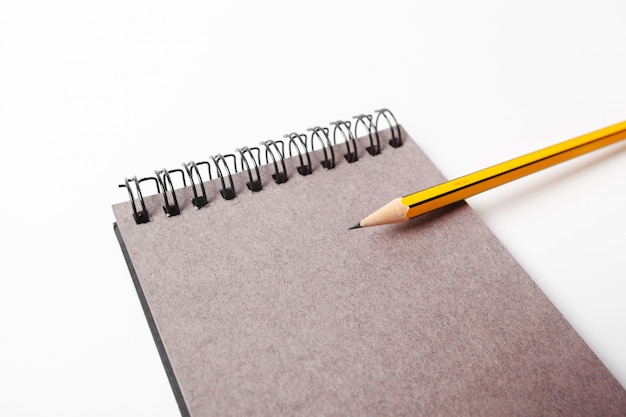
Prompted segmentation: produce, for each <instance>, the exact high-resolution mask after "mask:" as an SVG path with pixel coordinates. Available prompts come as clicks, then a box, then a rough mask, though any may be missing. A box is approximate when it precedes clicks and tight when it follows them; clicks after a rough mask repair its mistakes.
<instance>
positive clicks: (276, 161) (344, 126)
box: [119, 108, 402, 224]
mask: <svg viewBox="0 0 626 417" xmlns="http://www.w3.org/2000/svg"><path fill="white" fill-rule="evenodd" d="M375 113H376V115H375V117H374V116H372V115H369V114H360V115H358V116H354V117H353V118H354V119H355V121H354V123H352V122H350V121H343V120H337V121H335V122H331V123H330V125H331V126H333V132H332V142H331V139H330V129H329V128H328V127H320V126H315V127H312V128H309V129H307V132H310V133H309V136H307V134H305V133H296V132H292V133H289V134H286V135H284V138H285V141H282V140H265V141H263V142H261V145H262V148H261V147H250V148H249V147H245V146H244V147H241V148H238V149H236V150H235V153H234V154H226V155H221V154H217V155H212V156H210V157H209V160H207V161H200V162H194V161H189V162H187V163H183V164H182V167H183V168H184V169H171V170H167V169H165V168H164V169H161V170H157V171H154V177H145V178H142V179H139V180H138V179H137V177H131V178H125V179H124V184H120V185H119V187H123V188H126V189H127V191H128V196H129V199H130V203H131V207H132V210H133V219H134V220H135V222H136V223H137V224H143V223H148V222H149V221H150V216H149V213H148V210H147V209H146V204H145V201H144V197H143V192H142V189H141V184H142V183H145V182H148V181H154V183H155V185H156V191H157V194H161V196H162V198H163V211H164V212H165V215H166V216H167V217H172V216H177V215H179V214H180V212H181V206H180V204H179V200H178V196H177V195H176V189H175V187H174V184H173V182H172V174H174V173H176V174H180V176H181V178H182V183H183V187H186V186H187V181H186V179H185V177H187V178H188V179H189V182H190V186H191V190H192V192H193V198H192V199H191V203H192V204H193V206H194V207H195V208H196V209H197V210H199V209H202V208H203V207H206V206H208V205H209V202H210V198H209V196H208V195H207V191H206V188H205V185H204V183H205V180H204V179H206V177H204V179H203V176H202V175H201V171H202V170H203V169H204V168H203V167H204V166H205V165H206V172H207V174H208V178H209V179H208V180H209V181H212V180H213V178H214V177H213V172H212V169H211V165H213V167H214V168H215V172H216V176H217V178H219V181H220V184H221V189H220V190H219V193H220V195H221V197H222V198H223V199H225V200H232V199H234V198H236V197H237V192H236V190H235V185H234V181H233V177H232V174H233V171H234V172H235V173H237V172H238V168H237V167H238V164H237V162H238V161H237V159H239V165H240V167H241V171H245V172H246V173H247V175H248V181H247V182H246V186H247V188H248V189H249V190H250V191H251V192H259V191H261V190H262V189H263V179H262V178H261V171H260V166H261V151H262V149H263V148H264V149H265V164H267V165H269V164H270V163H271V166H273V168H274V173H273V174H271V176H272V179H273V180H274V182H276V183H277V184H283V183H286V182H287V181H288V180H289V173H288V172H287V165H286V163H285V159H286V155H285V148H288V150H289V157H290V158H291V157H293V156H294V154H297V157H298V161H299V165H298V167H296V170H297V171H298V173H299V174H300V175H302V176H306V175H311V174H312V173H313V171H314V169H313V163H312V157H311V153H313V152H315V150H316V149H315V146H316V143H315V142H317V146H318V149H320V148H319V146H321V149H320V150H321V154H322V155H323V159H322V160H320V161H319V165H321V166H322V167H323V168H324V169H326V170H330V169H333V168H335V166H336V164H337V161H336V159H335V151H334V146H336V145H337V144H338V142H337V138H338V137H339V136H341V137H342V138H343V142H344V143H345V146H346V153H345V154H344V155H343V156H344V158H345V159H346V161H348V163H354V162H357V161H358V160H359V157H358V154H357V143H356V138H358V137H359V134H358V130H359V125H363V127H364V128H365V129H366V130H367V136H368V138H369V146H367V147H366V148H365V149H366V150H367V152H368V153H369V154H370V155H371V156H376V155H378V154H380V153H381V149H382V148H381V141H380V135H379V132H380V131H381V128H382V126H381V124H382V121H383V119H384V121H385V122H386V124H387V125H388V128H389V130H390V131H391V139H390V140H389V142H388V143H389V146H391V147H393V148H397V147H400V146H402V132H401V130H400V126H399V125H398V122H397V120H396V118H395V117H394V115H393V113H391V111H389V110H388V109H385V108H383V109H380V110H376V111H375ZM287 141H288V142H287ZM339 143H340V142H339ZM228 160H230V161H232V163H231V164H229V163H228ZM231 168H232V169H231ZM133 189H134V190H135V192H133ZM137 201H138V203H139V205H138V204H137ZM138 207H139V208H138Z"/></svg>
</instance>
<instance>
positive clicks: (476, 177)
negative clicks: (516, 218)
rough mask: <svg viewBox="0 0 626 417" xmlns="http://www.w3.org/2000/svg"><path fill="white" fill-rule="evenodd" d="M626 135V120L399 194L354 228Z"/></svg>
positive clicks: (423, 208) (409, 213) (437, 203)
mask: <svg viewBox="0 0 626 417" xmlns="http://www.w3.org/2000/svg"><path fill="white" fill-rule="evenodd" d="M625 138H626V121H624V122H621V123H617V124H614V125H612V126H609V127H605V128H604V129H600V130H596V131H595V132H591V133H587V134H586V135H582V136H579V137H576V138H574V139H570V140H566V141H565V142H561V143H557V144H556V145H552V146H548V147H547V148H543V149H540V150H538V151H535V152H531V153H529V154H526V155H523V156H520V157H518V158H515V159H511V160H510V161H506V162H502V163H500V164H497V165H494V166H492V167H489V168H485V169H483V170H480V171H477V172H474V173H473V174H469V175H465V176H463V177H460V178H457V179H455V180H452V181H448V182H445V183H443V184H439V185H436V186H434V187H431V188H427V189H425V190H422V191H418V192H416V193H413V194H409V195H407V196H404V197H401V198H396V199H394V200H392V201H390V202H389V203H387V204H386V205H384V206H383V207H381V208H380V209H378V210H376V211H375V212H374V213H372V214H370V215H369V216H367V217H365V218H364V219H363V220H361V221H360V222H359V223H358V224H356V225H354V226H352V227H351V228H350V229H357V228H359V227H369V226H379V225H384V224H392V223H401V222H405V221H407V220H409V219H412V218H413V217H417V216H419V215H421V214H424V213H428V212H429V211H432V210H435V209H438V208H440V207H443V206H446V205H448V204H452V203H455V202H457V201H461V200H465V199H466V198H468V197H471V196H473V195H476V194H478V193H481V192H483V191H487V190H490V189H492V188H494V187H497V186H499V185H502V184H506V183H507V182H510V181H513V180H516V179H518V178H521V177H523V176H526V175H528V174H532V173H533V172H537V171H539V170H541V169H544V168H548V167H550V166H552V165H556V164H558V163H559V162H563V161H567V160H568V159H572V158H574V157H576V156H579V155H582V154H585V153H587V152H591V151H593V150H596V149H598V148H601V147H603V146H607V145H610V144H612V143H615V142H618V141H620V140H622V139H625Z"/></svg>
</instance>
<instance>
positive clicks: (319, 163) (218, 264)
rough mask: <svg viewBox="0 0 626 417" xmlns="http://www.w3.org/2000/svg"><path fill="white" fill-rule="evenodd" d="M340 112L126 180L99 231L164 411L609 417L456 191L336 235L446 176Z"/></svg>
mask: <svg viewBox="0 0 626 417" xmlns="http://www.w3.org/2000/svg"><path fill="white" fill-rule="evenodd" d="M351 122H352V123H350V122H348V121H343V122H337V123H335V124H332V125H330V126H328V127H319V126H318V127H315V128H313V129H310V130H307V131H304V133H293V134H291V135H287V136H286V137H285V138H284V140H282V141H266V142H264V143H263V144H261V145H260V146H258V147H255V148H241V149H239V150H237V151H236V152H235V153H233V154H231V155H223V156H222V155H216V156H215V157H212V158H210V160H208V161H200V162H196V163H186V164H184V167H182V168H180V169H177V170H171V171H167V170H161V171H156V172H155V174H154V176H153V177H146V178H142V179H141V180H137V179H136V178H134V177H133V178H132V179H127V180H126V182H125V187H126V188H127V190H128V191H129V201H127V202H124V203H120V204H116V205H114V206H113V211H114V213H115V218H116V224H115V225H114V230H115V233H116V235H117V237H118V239H119V243H120V245H121V247H122V251H123V253H124V256H125V258H126V261H127V263H128V267H129V269H130V272H131V276H132V279H133V281H134V283H135V287H136V289H137V293H138V295H139V300H140V302H141V304H142V307H143V309H144V312H145V315H146V318H147V321H148V325H149V326H150V329H151V331H152V334H153V337H154V340H155V342H156V345H157V348H158V350H159V353H160V356H161V358H162V361H163V365H164V367H165V370H166V373H167V375H168V378H169V380H170V383H171V386H172V390H173V392H174V395H175V397H176V400H177V402H178V405H179V408H180V412H181V415H183V416H194V417H200V416H222V415H224V416H226V415H227V416H243V415H254V416H282V415H289V416H381V415H385V416H409V415H410V416H421V415H424V416H426V415H428V416H442V415H449V416H459V415H467V416H470V415H493V416H495V415H498V416H521V415H524V416H526V415H537V416H538V415H542V416H556V415H559V416H561V415H563V416H590V415H598V416H599V415H602V416H616V415H621V416H623V415H625V414H626V392H625V391H624V389H623V388H622V387H621V385H620V384H619V383H618V382H617V380H616V379H615V378H614V377H613V376H612V375H611V373H610V372H609V371H608V370H607V369H606V368H605V367H604V365H603V364H602V363H601V362H600V360H599V359H598V358H597V357H596V356H595V354H594V353H593V352H592V351H591V350H590V349H589V347H588V346H587V345H586V344H585V343H584V342H583V340H582V339H581V338H580V337H579V336H578V335H577V334H576V332H575V331H574V330H573V329H572V327H571V326H570V325H569V324H568V323H567V321H566V320H565V319H564V318H563V316H562V315H561V314H560V313H559V311H557V309H556V308H555V307H554V305H553V304H552V303H551V302H550V301H549V300H548V299H547V298H546V296H545V295H544V294H543V293H542V292H541V290H540V289H539V288H538V287H537V285H536V284H535V283H534V282H533V280H532V279H531V278H530V277H529V276H528V275H527V274H526V273H525V272H524V270H523V269H522V268H521V267H520V266H519V265H518V263H517V262H516V261H515V259H513V258H512V257H511V255H510V254H509V253H508V252H507V250H506V249H505V248H504V247H503V246H502V244H501V243H500V242H499V241H498V240H497V239H496V237H495V236H494V235H493V234H492V233H491V232H490V231H489V229H488V228H487V227H486V226H485V224H484V223H483V222H482V221H481V220H480V219H479V218H478V216H477V215H476V214H475V213H474V212H473V211H472V209H471V208H470V207H469V206H468V205H466V204H465V203H463V202H462V203H457V204H455V205H452V206H449V207H446V208H443V209H440V210H438V211H435V212H432V213H429V214H427V215H424V216H422V217H419V218H417V219H414V220H412V221H410V222H406V223H404V224H401V225H394V226H389V227H374V228H366V229H358V230H350V231H349V230H348V227H350V226H351V225H353V224H354V223H355V222H356V221H358V219H360V218H361V217H363V216H364V215H366V214H368V213H370V212H372V211H374V210H375V209H377V208H378V207H380V206H381V205H382V204H383V203H385V202H387V201H389V200H391V199H392V198H395V197H397V196H398V195H399V194H401V193H402V192H407V191H413V190H417V189H420V188H425V187H429V186H432V185H435V184H437V183H439V182H442V181H444V180H445V179H444V178H443V176H442V174H441V173H440V172H439V171H438V170H437V168H436V167H435V166H434V165H433V164H432V163H431V161H430V160H429V159H428V157H427V156H426V155H425V154H424V153H423V152H422V151H421V150H420V148H419V147H418V145H417V144H416V143H415V141H414V140H413V139H412V138H411V137H410V135H409V133H408V132H406V131H405V130H404V128H403V127H402V126H401V125H399V124H397V123H396V121H395V118H394V117H393V115H392V114H391V112H389V111H388V110H382V111H378V112H376V113H375V114H374V115H372V116H370V115H361V116H359V117H358V118H357V119H354V120H351ZM357 137H358V138H357ZM261 162H263V164H261ZM235 168H236V171H238V172H235ZM209 169H210V173H211V179H209ZM303 174H305V175H303ZM183 178H185V181H186V182H185V184H184V185H183V184H182V179H183ZM192 180H193V181H192ZM157 184H158V185H157ZM137 185H139V189H137ZM157 187H158V192H157ZM253 190H254V191H253ZM155 192H156V193H155ZM149 193H155V194H153V195H150V196H148V195H147V194H149ZM205 203H207V204H205ZM198 207H200V208H198Z"/></svg>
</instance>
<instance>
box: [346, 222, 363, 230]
mask: <svg viewBox="0 0 626 417" xmlns="http://www.w3.org/2000/svg"><path fill="white" fill-rule="evenodd" d="M360 228H361V223H357V224H355V225H354V226H352V227H350V228H348V230H352V229H360Z"/></svg>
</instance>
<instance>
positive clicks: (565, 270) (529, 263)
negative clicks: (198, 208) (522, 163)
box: [0, 0, 626, 416]
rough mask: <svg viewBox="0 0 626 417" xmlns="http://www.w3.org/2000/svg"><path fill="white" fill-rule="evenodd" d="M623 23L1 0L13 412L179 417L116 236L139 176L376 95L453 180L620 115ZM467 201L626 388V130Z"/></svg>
mask: <svg viewBox="0 0 626 417" xmlns="http://www.w3.org/2000/svg"><path fill="white" fill-rule="evenodd" d="M625 22H626V3H624V2H623V1H618V0H616V1H599V0H594V1H588V2H581V1H571V0H570V1H525V2H516V3H513V2H508V3H507V5H505V2H500V1H486V0H480V1H473V2H469V1H460V0H459V1H454V0H449V1H440V2H434V1H422V2H418V1H385V2H382V1H378V2H374V1H364V0H361V1H350V2H347V1H344V2H341V1H319V0H318V1H311V2H288V1H277V0H275V1H264V2H254V1H231V2H226V1H224V2H220V3H217V2H164V1H149V2H148V1H145V2H137V1H107V2H93V1H92V2H83V1H75V2H70V1H57V2H44V1H41V2H30V1H19V2H18V1H4V2H2V3H0V139H1V141H2V142H1V143H2V146H1V148H0V159H1V160H0V167H1V169H2V179H1V182H0V184H1V185H0V196H1V197H0V198H1V204H0V216H1V229H0V230H1V232H0V234H1V237H2V238H1V239H0V244H1V245H2V248H1V251H0V257H1V262H0V415H7V416H41V415H46V416H85V415H90V416H111V415H128V416H175V415H177V414H178V410H177V406H176V403H175V401H174V397H173V395H172V394H171V391H170V388H169V385H168V382H167V378H166V376H165V373H164V371H163V368H162V366H161V363H160V360H159V357H158V355H157V351H156V348H155V346H154V343H153V341H152V338H151V335H150V332H149V329H148V326H147V324H146V321H145V318H144V317H143V313H142V311H141V308H140V305H139V301H138V299H137V296H136V293H135V290H134V288H133V286H132V282H131V279H130V275H129V273H128V270H127V268H126V264H125V262H124V259H123V257H122V253H121V251H120V248H119V246H118V244H117V241H116V239H115V237H114V234H113V228H112V223H113V221H114V219H113V215H112V212H111V209H110V205H111V204H112V203H115V202H119V201H122V200H125V199H126V198H127V195H126V193H125V191H124V190H123V189H118V188H117V184H118V183H120V182H122V181H123V178H124V177H125V176H132V175H138V176H146V175H150V174H151V173H152V172H153V170H154V169H155V168H159V169H160V168H162V167H168V168H176V167H179V166H180V163H181V162H183V161H188V160H190V159H196V160H202V159H206V158H207V157H208V156H209V155H211V154H215V153H218V152H222V153H227V152H230V151H232V150H233V149H234V148H235V147H237V146H241V145H255V144H257V143H258V142H259V141H260V140H264V139H270V138H273V139H279V138H281V137H282V135H283V134H284V133H289V132H291V131H294V130H296V131H305V129H306V128H307V127H311V126H314V125H318V124H322V125H327V123H328V122H330V121H332V120H336V119H338V118H343V119H348V118H351V117H352V116H353V115H355V114H358V113H363V112H372V111H373V110H375V109H377V108H379V107H388V108H390V109H392V110H393V111H394V113H395V115H396V117H397V118H398V120H399V121H400V122H401V123H403V124H404V125H405V127H406V129H407V130H408V131H409V132H410V133H411V134H412V136H413V137H414V138H415V139H416V141H417V142H418V143H419V144H420V145H421V146H422V148H423V149H424V150H425V151H426V152H427V153H428V154H429V155H430V157H431V158H432V159H433V160H434V162H435V163H436V164H437V165H438V166H439V167H440V168H441V170H442V171H443V173H444V174H445V175H446V176H447V177H448V178H452V177H456V176H461V175H463V174H466V173H469V172H471V171H474V170H478V169H480V168H484V167H486V166H488V165H492V164H495V163H497V162H501V161H502V160H505V159H509V158H512V157H515V156H518V155H521V154H524V153H527V152H530V151H533V150H536V149H539V148H542V147H544V146H548V145H551V144H553V143H556V142H559V141H562V140H565V139H569V138H571V137H574V136H578V135H580V134H584V133H586V132H589V131H592V130H596V129H599V128H601V127H604V126H607V125H610V124H613V123H616V122H619V121H621V120H624V119H626V52H625V49H624V47H625V41H626V25H625ZM413 191H417V190H398V195H401V194H406V193H410V192H413ZM372 197H374V196H372ZM469 203H470V204H471V205H472V206H473V207H474V208H475V209H476V210H477V211H478V212H479V214H480V216H481V217H482V218H483V219H484V220H485V221H486V222H487V223H488V225H489V226H490V227H491V229H492V230H493V231H494V232H495V233H496V234H497V236H498V237H499V238H500V239H501V240H502V242H503V243H504V244H505V245H506V246H507V248H509V250H510V251H511V252H512V253H513V255H514V256H515V257H516V258H517V259H518V260H519V262H520V263H521V264H522V265H523V267H524V268H525V269H526V270H527V271H528V272H529V274H530V275H531V276H532V277H533V278H534V279H535V281H536V282H537V283H538V285H539V286H540V287H541V288H542V289H543V290H544V291H545V292H546V293H547V295H548V296H549V297H550V299H551V300H552V301H553V302H554V303H555V304H556V305H557V307H558V308H559V309H560V310H561V311H562V312H563V314H564V315H565V317H566V318H567V319H568V320H569V321H570V322H571V323H572V325H573V326H574V327H575V328H576V329H577V330H578V331H579V333H580V334H581V335H582V337H583V338H584V339H585V340H586V341H587V343H588V344H589V345H590V346H591V348H592V349H593V350H594V351H595V352H596V353H597V355H598V356H599V357H600V358H601V359H602V361H604V363H605V364H606V365H607V366H608V368H609V369H610V370H611V371H612V372H613V373H614V375H615V376H616V377H617V378H618V379H619V380H620V382H621V383H622V385H626V322H625V319H626V143H622V144H616V145H613V146H611V147H609V148H606V149H603V150H600V151H597V152H595V153H593V154H590V155H586V156H583V157H580V158H579V159H577V160H575V161H570V162H566V163H564V164H563V165H560V166H558V167H553V168H550V169H549V170H547V171H543V172H541V173H538V174H535V175H533V176H531V177H528V178H525V179H522V180H519V181H517V182H515V183H512V184H508V185H506V186H504V187H501V188H498V189H496V190H492V191H489V192H488V193H485V194H482V195H480V196H476V197H472V198H471V199H470V200H469ZM364 214H367V213H361V212H359V211H358V208H356V209H355V221H356V220H358V218H360V217H361V216H362V215H364Z"/></svg>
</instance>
